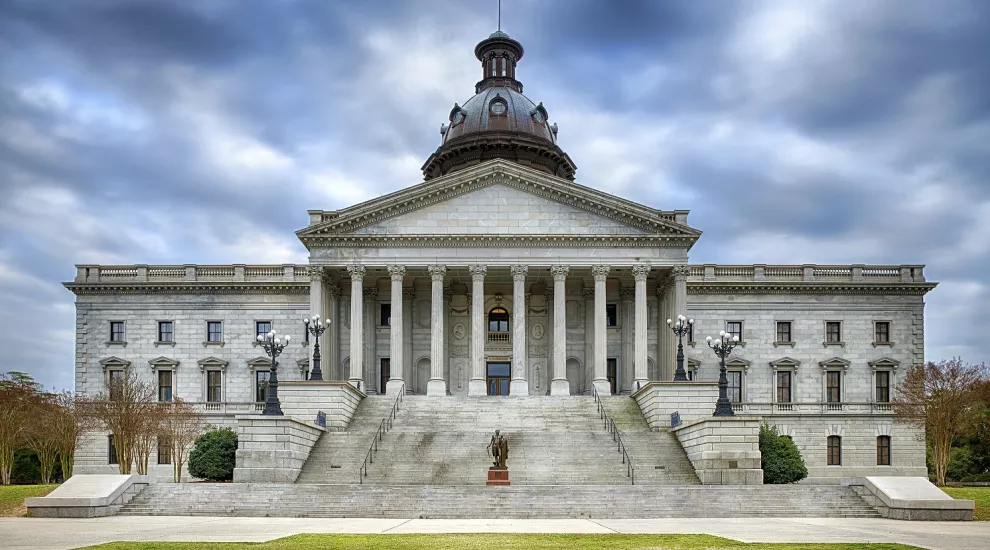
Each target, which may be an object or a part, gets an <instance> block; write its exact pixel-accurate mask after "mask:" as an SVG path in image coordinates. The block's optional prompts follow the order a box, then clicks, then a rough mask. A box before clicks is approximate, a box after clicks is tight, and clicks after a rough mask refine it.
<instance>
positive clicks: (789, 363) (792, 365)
mask: <svg viewBox="0 0 990 550" xmlns="http://www.w3.org/2000/svg"><path fill="white" fill-rule="evenodd" d="M799 366H801V362H800V361H798V360H797V359H793V358H791V357H781V358H780V359H775V360H773V361H770V367H771V368H773V369H774V370H777V369H792V370H797V369H798V367H799Z"/></svg>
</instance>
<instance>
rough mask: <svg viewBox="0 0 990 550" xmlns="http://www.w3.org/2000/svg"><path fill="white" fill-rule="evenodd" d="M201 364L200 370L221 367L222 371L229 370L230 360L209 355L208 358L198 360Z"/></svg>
mask: <svg viewBox="0 0 990 550" xmlns="http://www.w3.org/2000/svg"><path fill="white" fill-rule="evenodd" d="M196 362H197V363H198V364H199V370H201V371H204V370H206V369H220V370H222V371H226V370H227V364H228V361H224V360H223V359H220V358H217V357H207V358H206V359H200V360H199V361H196Z"/></svg>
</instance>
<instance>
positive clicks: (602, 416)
mask: <svg viewBox="0 0 990 550" xmlns="http://www.w3.org/2000/svg"><path fill="white" fill-rule="evenodd" d="M591 394H592V395H594V396H595V405H597V406H598V419H599V420H601V421H602V422H603V423H604V425H605V431H607V432H608V433H610V434H612V441H614V442H615V443H616V450H617V451H618V452H619V453H621V454H622V463H623V464H625V465H626V477H628V478H629V484H630V485H635V484H636V468H634V467H633V464H632V459H631V458H629V453H628V452H626V445H625V444H624V443H622V434H620V433H619V428H617V427H616V426H615V420H613V419H612V418H611V417H610V416H609V415H608V413H607V412H606V411H605V404H604V403H602V399H601V397H599V396H598V389H597V388H592V390H591Z"/></svg>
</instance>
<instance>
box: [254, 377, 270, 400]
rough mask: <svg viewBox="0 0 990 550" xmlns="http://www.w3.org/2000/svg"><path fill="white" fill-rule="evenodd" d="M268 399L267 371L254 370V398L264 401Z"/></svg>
mask: <svg viewBox="0 0 990 550" xmlns="http://www.w3.org/2000/svg"><path fill="white" fill-rule="evenodd" d="M267 399H268V371H266V370H258V371H254V400H255V402H256V403H264V402H265V401H266V400H267Z"/></svg>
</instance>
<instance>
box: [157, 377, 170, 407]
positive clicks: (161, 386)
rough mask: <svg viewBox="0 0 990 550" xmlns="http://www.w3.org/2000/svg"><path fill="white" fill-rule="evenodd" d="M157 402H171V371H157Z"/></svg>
mask: <svg viewBox="0 0 990 550" xmlns="http://www.w3.org/2000/svg"><path fill="white" fill-rule="evenodd" d="M158 400H159V401H161V402H162V403H168V402H170V401H172V371H170V370H160V371H158Z"/></svg>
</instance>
